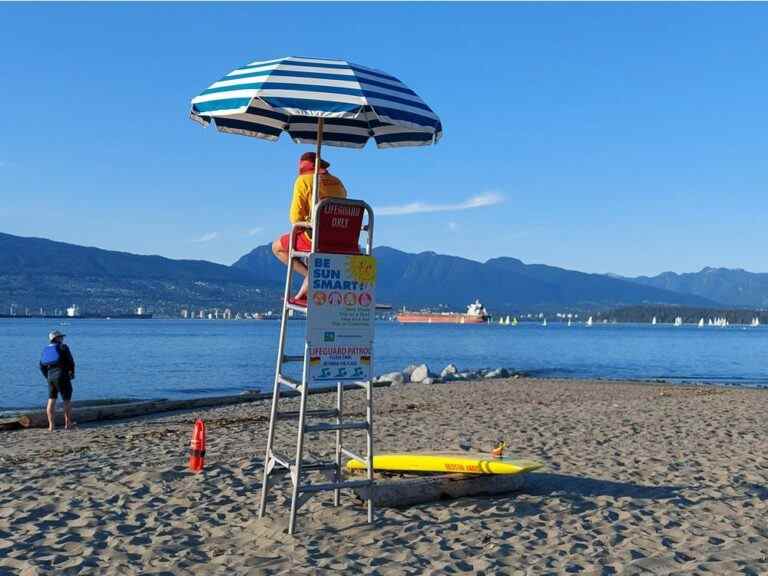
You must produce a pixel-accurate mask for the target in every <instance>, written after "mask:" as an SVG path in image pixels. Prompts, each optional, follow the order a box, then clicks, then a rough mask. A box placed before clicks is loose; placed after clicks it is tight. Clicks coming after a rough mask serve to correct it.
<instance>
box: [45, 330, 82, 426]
mask: <svg viewBox="0 0 768 576" xmlns="http://www.w3.org/2000/svg"><path fill="white" fill-rule="evenodd" d="M48 342H49V344H48V345H47V346H46V347H45V348H43V353H42V355H41V357H40V372H42V373H43V376H44V377H45V379H46V380H47V381H48V406H47V407H46V413H47V414H48V431H49V432H53V428H54V426H55V417H56V399H57V398H58V396H59V394H61V399H62V400H63V401H64V428H66V429H70V428H72V427H73V426H74V425H75V422H74V421H73V420H72V380H74V378H75V359H74V358H73V357H72V352H70V350H69V346H67V345H66V344H64V334H62V333H61V332H59V331H58V330H54V331H53V332H51V333H50V334H48Z"/></svg>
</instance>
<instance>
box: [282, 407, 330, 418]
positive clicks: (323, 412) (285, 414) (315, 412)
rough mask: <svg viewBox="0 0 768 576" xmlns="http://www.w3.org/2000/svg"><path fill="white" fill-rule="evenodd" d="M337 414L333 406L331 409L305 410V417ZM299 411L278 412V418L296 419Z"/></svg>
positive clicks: (322, 416) (325, 416)
mask: <svg viewBox="0 0 768 576" xmlns="http://www.w3.org/2000/svg"><path fill="white" fill-rule="evenodd" d="M338 415H339V411H338V410H336V409H335V408H333V409H331V410H305V411H304V417H305V418H336V417H337V416H338ZM298 418H299V412H298V411H295V412H278V413H277V419H278V420H298Z"/></svg>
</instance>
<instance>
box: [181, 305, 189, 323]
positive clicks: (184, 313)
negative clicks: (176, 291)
mask: <svg viewBox="0 0 768 576" xmlns="http://www.w3.org/2000/svg"><path fill="white" fill-rule="evenodd" d="M181 317H182V318H184V319H185V320H186V319H187V318H189V310H187V309H186V308H182V310H181Z"/></svg>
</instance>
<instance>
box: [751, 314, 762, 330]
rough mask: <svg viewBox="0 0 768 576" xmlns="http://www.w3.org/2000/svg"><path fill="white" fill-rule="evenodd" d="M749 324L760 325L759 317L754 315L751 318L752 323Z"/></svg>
mask: <svg viewBox="0 0 768 576" xmlns="http://www.w3.org/2000/svg"><path fill="white" fill-rule="evenodd" d="M751 326H754V327H755V328H757V327H758V326H760V318H758V317H757V316H755V317H754V318H752V324H751Z"/></svg>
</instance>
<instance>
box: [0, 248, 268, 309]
mask: <svg viewBox="0 0 768 576" xmlns="http://www.w3.org/2000/svg"><path fill="white" fill-rule="evenodd" d="M278 294H279V289H274V287H273V289H270V287H268V286H263V285H260V284H258V283H257V282H254V280H253V278H252V276H251V274H250V273H248V272H245V271H243V270H240V269H238V268H233V267H231V266H223V265H221V264H214V263H212V262H205V261H201V260H172V259H170V258H163V257H162V256H140V255H136V254H129V253H126V252H114V251H111V250H102V249H100V248H90V247H84V246H77V245H74V244H66V243H64V242H54V241H52V240H45V239H42V238H21V237H18V236H11V235H10V234H1V233H0V306H2V308H0V311H2V312H3V313H5V312H6V311H7V310H8V309H9V307H10V306H11V305H16V306H17V309H18V310H19V311H21V312H20V313H23V311H24V309H25V308H29V309H30V310H31V311H32V312H34V313H38V312H39V309H40V308H43V309H44V310H45V311H46V312H47V313H49V314H50V313H52V312H53V311H54V310H55V309H59V310H63V309H64V308H66V307H67V306H70V305H72V304H77V305H78V306H79V307H80V308H81V310H83V311H84V312H89V313H96V314H114V313H120V312H122V313H127V312H133V311H134V310H135V308H136V307H138V306H141V305H143V306H145V307H148V308H149V309H150V311H153V312H158V313H166V314H173V315H177V314H178V312H179V310H180V308H181V307H183V306H186V305H194V306H195V307H196V308H213V307H221V308H225V307H232V308H237V309H239V310H249V311H251V310H261V309H263V308H264V307H267V306H271V305H273V304H274V302H275V301H276V300H278V299H279V295H278Z"/></svg>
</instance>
